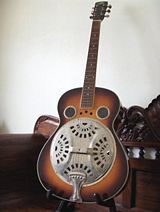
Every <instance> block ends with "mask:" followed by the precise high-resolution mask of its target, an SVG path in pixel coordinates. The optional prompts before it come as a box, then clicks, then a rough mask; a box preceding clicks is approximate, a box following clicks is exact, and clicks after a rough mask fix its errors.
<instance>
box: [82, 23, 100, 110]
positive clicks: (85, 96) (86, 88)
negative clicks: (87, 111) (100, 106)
mask: <svg viewBox="0 0 160 212" xmlns="http://www.w3.org/2000/svg"><path fill="white" fill-rule="evenodd" d="M100 25H101V21H93V23H92V29H91V37H90V43H89V50H88V58H87V65H86V71H85V78H84V84H83V88H82V97H81V108H92V107H93V106H94V96H95V83H96V69H97V58H98V46H99V35H100Z"/></svg>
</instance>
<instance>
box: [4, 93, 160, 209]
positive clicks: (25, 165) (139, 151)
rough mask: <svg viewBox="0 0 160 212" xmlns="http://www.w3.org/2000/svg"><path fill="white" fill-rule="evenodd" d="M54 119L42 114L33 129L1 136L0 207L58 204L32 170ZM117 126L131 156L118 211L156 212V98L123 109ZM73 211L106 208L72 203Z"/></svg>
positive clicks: (159, 112) (159, 151) (159, 152)
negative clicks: (143, 105) (146, 102)
mask: <svg viewBox="0 0 160 212" xmlns="http://www.w3.org/2000/svg"><path fill="white" fill-rule="evenodd" d="M58 123H59V120H58V119H57V118H55V117H53V116H41V117H40V118H38V120H37V122H36V124H35V127H34V133H31V134H1V135H0V211H3V212H7V211H8V212H11V211H14V212H49V211H55V210H56V208H57V207H58V205H59V201H57V200H55V201H54V202H53V201H50V200H47V199H46V192H45V191H44V189H43V188H42V187H41V185H40V183H39V182H38V179H37V174H36V161H37V157H38V154H39V151H40V150H41V148H42V146H43V145H44V143H45V142H46V140H47V138H48V137H49V136H50V135H51V134H52V133H53V132H54V131H55V130H56V127H57V126H58ZM115 128H116V131H117V134H118V136H119V138H120V139H121V142H122V143H123V145H124V146H125V148H126V150H127V152H128V155H129V158H130V176H129V180H128V183H127V185H126V188H125V189H124V190H123V192H122V193H121V194H120V195H119V196H118V197H116V198H115V201H116V206H117V209H118V211H122V212H129V211H136V212H157V211H159V209H160V201H159V196H160V169H159V167H160V96H158V97H157V98H156V99H154V100H153V101H152V102H151V103H150V104H149V106H148V107H147V108H145V109H144V108H141V107H139V106H133V107H131V108H129V109H126V108H121V111H120V113H119V116H118V118H117V120H116V123H115ZM52 209H53V210H52ZM75 211H76V212H77V211H78V212H80V211H83V212H87V211H95V212H100V211H101V212H103V211H107V209H106V208H104V207H103V206H99V205H96V204H92V205H84V204H80V205H79V204H76V205H75Z"/></svg>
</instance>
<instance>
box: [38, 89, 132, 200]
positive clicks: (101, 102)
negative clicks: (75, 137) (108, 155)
mask: <svg viewBox="0 0 160 212" xmlns="http://www.w3.org/2000/svg"><path fill="white" fill-rule="evenodd" d="M81 94H82V88H76V89H73V90H70V91H68V92H66V93H65V94H63V96H62V97H61V98H60V100H59V103H58V112H59V117H60V125H59V127H58V129H57V131H56V132H55V133H54V134H53V135H52V136H51V137H50V138H49V140H48V142H47V143H46V144H45V145H44V147H43V149H42V150H41V153H40V155H39V159H38V163H37V169H38V176H39V179H40V182H41V184H42V185H43V187H44V188H45V189H46V190H50V189H51V190H52V191H53V193H54V195H55V196H57V197H59V198H61V199H65V200H71V198H70V197H71V196H72V194H73V192H74V191H73V190H74V189H73V186H72V185H71V184H70V183H68V182H67V181H65V180H63V179H62V178H61V177H60V176H58V174H57V170H56V169H54V167H53V164H52V162H51V160H52V159H51V158H52V156H51V154H52V152H51V148H52V145H53V142H54V137H55V135H56V134H57V133H58V132H59V130H60V129H61V128H62V127H63V126H66V127H67V123H70V122H73V121H74V120H78V121H79V120H83V119H84V120H85V122H86V123H87V121H90V120H91V121H92V123H94V122H96V123H98V124H102V126H105V127H106V129H107V130H108V131H109V133H111V134H112V136H113V137H112V139H111V142H112V141H113V142H114V144H115V151H116V153H115V156H114V161H113V162H111V163H112V164H111V166H110V167H109V168H108V170H107V172H106V173H104V174H103V176H102V178H101V179H98V180H96V182H91V183H90V182H89V183H88V184H86V185H84V186H83V187H82V188H81V191H80V193H81V198H82V200H83V201H84V202H94V201H95V200H94V196H93V194H94V193H98V194H100V196H101V197H102V198H103V199H104V200H107V199H109V198H112V197H114V196H115V195H117V194H118V193H119V192H120V191H121V190H122V188H123V187H124V185H125V183H126V180H127V177H128V172H129V168H128V159H127V156H126V153H125V151H124V149H123V147H122V145H121V143H120V142H119V140H118V138H117V136H116V134H115V130H114V120H115V118H116V116H117V115H118V113H119V108H120V102H119V99H118V97H117V95H116V94H115V93H113V92H112V91H110V90H107V89H104V88H96V89H95V95H94V107H92V108H87V109H86V108H80V102H81ZM66 108H74V109H75V110H74V112H75V113H74V115H73V113H71V115H72V116H73V117H70V116H69V117H67V116H66V114H67V115H68V114H69V113H68V112H67V113H66V114H65V111H66ZM101 108H104V109H106V108H107V110H104V111H103V110H102V111H100V113H99V112H98V111H99V109H101ZM71 112H72V111H71ZM103 112H104V113H103ZM107 113H108V114H107ZM98 114H99V115H100V116H98ZM86 123H85V124H86ZM82 130H83V129H82ZM62 134H63V133H62ZM83 135H84V134H83ZM61 137H62V136H61ZM70 137H72V136H70ZM94 138H95V137H94ZM67 139H70V138H67ZM85 139H87V136H86V138H83V140H85ZM95 139H96V138H95ZM92 140H93V138H92ZM99 140H100V139H99ZM62 142H64V145H65V140H64V141H63V140H62ZM60 144H61V143H60ZM56 148H57V147H56ZM56 148H55V149H54V150H55V153H53V154H56ZM101 149H103V146H102V147H101ZM82 153H83V152H80V154H79V155H82V156H83V154H82ZM72 154H74V152H73V153H72ZM87 157H88V156H87ZM99 157H100V156H99ZM70 160H71V159H70ZM81 160H83V159H81ZM76 163H77V162H76ZM64 166H65V164H64ZM73 171H75V168H74V170H73Z"/></svg>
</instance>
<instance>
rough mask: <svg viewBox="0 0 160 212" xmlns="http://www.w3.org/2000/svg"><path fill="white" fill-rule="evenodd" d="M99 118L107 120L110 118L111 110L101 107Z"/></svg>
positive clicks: (98, 112)
mask: <svg viewBox="0 0 160 212" xmlns="http://www.w3.org/2000/svg"><path fill="white" fill-rule="evenodd" d="M97 117H98V118H100V119H106V118H108V117H109V109H108V108H107V107H105V106H102V107H99V108H98V109H97Z"/></svg>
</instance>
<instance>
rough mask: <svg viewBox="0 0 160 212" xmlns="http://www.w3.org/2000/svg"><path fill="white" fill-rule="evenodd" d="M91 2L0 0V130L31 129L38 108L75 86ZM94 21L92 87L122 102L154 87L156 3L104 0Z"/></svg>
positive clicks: (53, 110) (44, 109)
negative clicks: (98, 24) (100, 17)
mask: <svg viewBox="0 0 160 212" xmlns="http://www.w3.org/2000/svg"><path fill="white" fill-rule="evenodd" d="M94 3H95V1H93V0H61V1H55V0H0V132H13V133H16V132H32V129H33V126H34V123H35V121H36V119H37V118H38V117H39V116H40V115H42V114H51V115H55V116H58V113H57V102H58V100H59V98H60V96H61V95H62V94H63V93H64V92H65V91H67V90H69V89H72V88H75V87H81V86H82V84H83V77H84V71H85V65H86V59H87V51H88V43H89V36H90V28H91V20H90V19H89V16H90V12H91V8H92V7H93V6H94ZM110 3H111V4H112V6H113V8H112V12H111V15H110V18H109V19H105V20H104V21H103V23H102V29H101V38H100V50H99V60H98V70H97V71H98V74H97V86H100V87H105V88H109V89H111V90H113V91H115V92H116V93H117V94H118V96H119V98H120V99H121V102H122V104H123V105H124V106H126V107H129V106H131V105H141V106H143V107H146V106H147V105H148V103H149V102H150V101H151V100H152V99H153V98H155V97H156V96H157V95H158V94H159V91H160V83H159V81H160V72H159V71H160V70H159V69H160V42H159V38H160V21H159V20H160V1H159V0H134V1H130V0H120V1H117V0H110Z"/></svg>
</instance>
